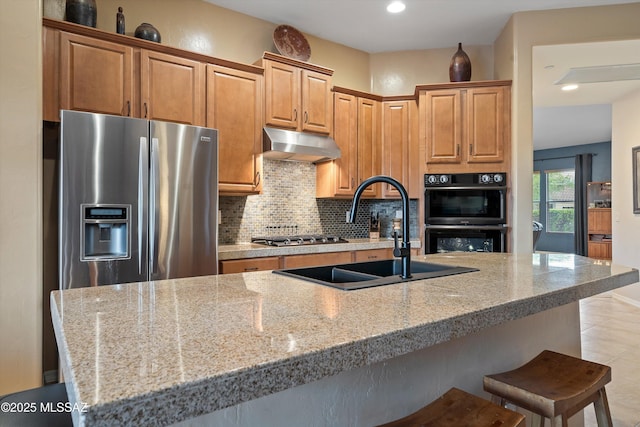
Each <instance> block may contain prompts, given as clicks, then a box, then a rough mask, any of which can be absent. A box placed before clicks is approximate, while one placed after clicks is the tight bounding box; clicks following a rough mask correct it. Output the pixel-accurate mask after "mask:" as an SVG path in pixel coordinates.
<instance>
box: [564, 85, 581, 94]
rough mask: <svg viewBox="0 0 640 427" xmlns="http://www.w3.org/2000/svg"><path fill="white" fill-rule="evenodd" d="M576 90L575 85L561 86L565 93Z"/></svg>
mask: <svg viewBox="0 0 640 427" xmlns="http://www.w3.org/2000/svg"><path fill="white" fill-rule="evenodd" d="M576 89H578V85H575V84H570V85H564V86H562V90H564V91H565V92H568V91H570V90H576Z"/></svg>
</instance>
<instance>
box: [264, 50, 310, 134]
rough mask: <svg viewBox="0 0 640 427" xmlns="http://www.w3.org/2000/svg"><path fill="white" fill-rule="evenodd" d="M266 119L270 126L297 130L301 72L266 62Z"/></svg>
mask: <svg viewBox="0 0 640 427" xmlns="http://www.w3.org/2000/svg"><path fill="white" fill-rule="evenodd" d="M264 77H265V82H266V86H267V91H266V93H265V117H266V123H267V124H268V125H273V126H278V127H283V128H288V129H294V130H295V129H297V128H298V116H299V115H300V114H301V113H300V111H299V110H300V105H299V103H300V70H299V69H298V68H296V67H294V66H292V65H288V64H281V63H279V62H273V61H265V64H264Z"/></svg>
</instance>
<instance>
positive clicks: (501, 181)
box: [424, 172, 507, 187]
mask: <svg viewBox="0 0 640 427" xmlns="http://www.w3.org/2000/svg"><path fill="white" fill-rule="evenodd" d="M483 185H492V186H500V187H502V186H506V185H507V174H506V173H505V172H482V173H454V174H429V173H427V174H425V175H424V186H425V187H456V186H460V187H462V186H478V187H481V186H483Z"/></svg>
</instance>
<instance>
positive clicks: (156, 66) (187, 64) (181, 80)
mask: <svg viewBox="0 0 640 427" xmlns="http://www.w3.org/2000/svg"><path fill="white" fill-rule="evenodd" d="M140 85H141V90H140V92H141V104H140V109H141V110H140V116H141V117H143V118H147V119H152V120H164V121H170V122H178V123H185V124H190V125H197V126H204V123H205V114H204V112H205V111H204V102H205V101H204V99H205V94H204V64H202V63H201V62H197V61H192V60H190V59H184V58H179V57H176V56H173V55H167V54H164V53H158V52H153V51H149V50H142V51H141V52H140Z"/></svg>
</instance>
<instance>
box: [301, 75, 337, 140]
mask: <svg viewBox="0 0 640 427" xmlns="http://www.w3.org/2000/svg"><path fill="white" fill-rule="evenodd" d="M301 119H302V123H301V130H303V131H309V132H317V133H326V134H330V133H331V130H332V125H331V123H332V121H333V96H332V93H331V76H327V75H325V74H321V73H317V72H314V71H309V70H302V117H301Z"/></svg>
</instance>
